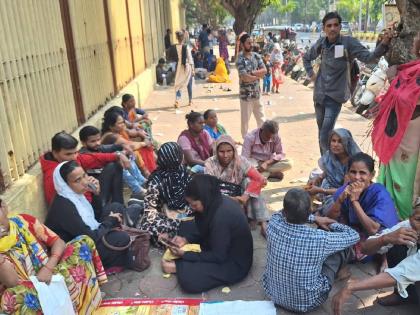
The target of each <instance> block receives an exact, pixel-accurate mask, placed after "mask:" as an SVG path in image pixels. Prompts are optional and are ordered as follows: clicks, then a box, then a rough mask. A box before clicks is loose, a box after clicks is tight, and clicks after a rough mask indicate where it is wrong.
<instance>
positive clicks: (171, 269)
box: [162, 259, 176, 273]
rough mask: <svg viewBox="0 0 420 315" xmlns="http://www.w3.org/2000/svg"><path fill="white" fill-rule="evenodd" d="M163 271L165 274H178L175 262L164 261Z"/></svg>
mask: <svg viewBox="0 0 420 315" xmlns="http://www.w3.org/2000/svg"><path fill="white" fill-rule="evenodd" d="M162 271H163V272H164V273H176V265H175V262H174V261H167V260H163V259H162Z"/></svg>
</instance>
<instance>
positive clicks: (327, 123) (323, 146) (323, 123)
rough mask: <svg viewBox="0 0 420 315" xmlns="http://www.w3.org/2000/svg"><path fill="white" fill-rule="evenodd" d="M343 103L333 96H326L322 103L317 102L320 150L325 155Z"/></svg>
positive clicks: (316, 112)
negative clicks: (335, 99)
mask: <svg viewBox="0 0 420 315" xmlns="http://www.w3.org/2000/svg"><path fill="white" fill-rule="evenodd" d="M341 106H342V104H341V103H338V102H336V101H334V100H333V99H332V98H331V97H329V96H325V98H324V101H323V103H322V104H320V103H315V114H316V123H317V125H318V141H319V150H320V151H321V155H323V154H324V153H325V152H327V150H329V147H330V144H329V143H328V139H329V136H330V133H331V131H332V130H333V129H334V126H335V122H336V121H337V118H338V114H340V111H341Z"/></svg>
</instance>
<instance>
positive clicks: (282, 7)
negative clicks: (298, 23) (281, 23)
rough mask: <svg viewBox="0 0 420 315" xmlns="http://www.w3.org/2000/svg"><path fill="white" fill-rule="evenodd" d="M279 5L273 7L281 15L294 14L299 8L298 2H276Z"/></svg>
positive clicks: (274, 4)
mask: <svg viewBox="0 0 420 315" xmlns="http://www.w3.org/2000/svg"><path fill="white" fill-rule="evenodd" d="M276 2H277V3H273V7H274V8H275V9H276V10H277V12H279V13H280V14H285V13H288V12H293V11H294V10H295V9H296V8H297V7H298V3H297V2H298V1H296V0H289V1H287V4H286V2H284V3H283V1H276ZM299 2H302V1H299Z"/></svg>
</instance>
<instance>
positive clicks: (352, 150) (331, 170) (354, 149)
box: [320, 128, 360, 188]
mask: <svg viewBox="0 0 420 315" xmlns="http://www.w3.org/2000/svg"><path fill="white" fill-rule="evenodd" d="M333 135H337V136H339V137H340V139H341V143H342V144H343V147H344V151H346V153H347V155H348V156H349V157H351V156H353V155H355V154H356V153H358V152H360V148H359V146H358V145H357V143H356V142H355V141H354V139H353V136H352V134H351V132H350V131H348V130H347V129H344V128H337V129H334V130H333V131H332V132H331V134H330V137H329V140H328V143H331V138H332V136H333ZM320 163H321V164H322V169H323V170H324V173H325V175H326V176H325V179H326V180H327V181H328V183H329V187H331V188H338V187H340V186H341V185H343V181H344V176H345V175H346V173H347V168H348V166H347V165H343V164H341V162H340V160H339V159H338V158H337V156H335V154H333V153H332V152H331V151H330V150H328V151H327V152H325V153H324V155H323V156H322V157H321V160H320Z"/></svg>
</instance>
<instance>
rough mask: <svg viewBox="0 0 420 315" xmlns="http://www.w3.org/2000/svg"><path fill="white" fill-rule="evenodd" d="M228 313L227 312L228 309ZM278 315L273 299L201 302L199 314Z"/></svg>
mask: <svg viewBox="0 0 420 315" xmlns="http://www.w3.org/2000/svg"><path fill="white" fill-rule="evenodd" d="M227 310H229V311H228V313H226V311H227ZM226 314H229V315H256V314H258V315H276V307H275V306H274V304H273V302H271V301H230V302H220V303H201V304H200V313H199V315H226Z"/></svg>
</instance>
